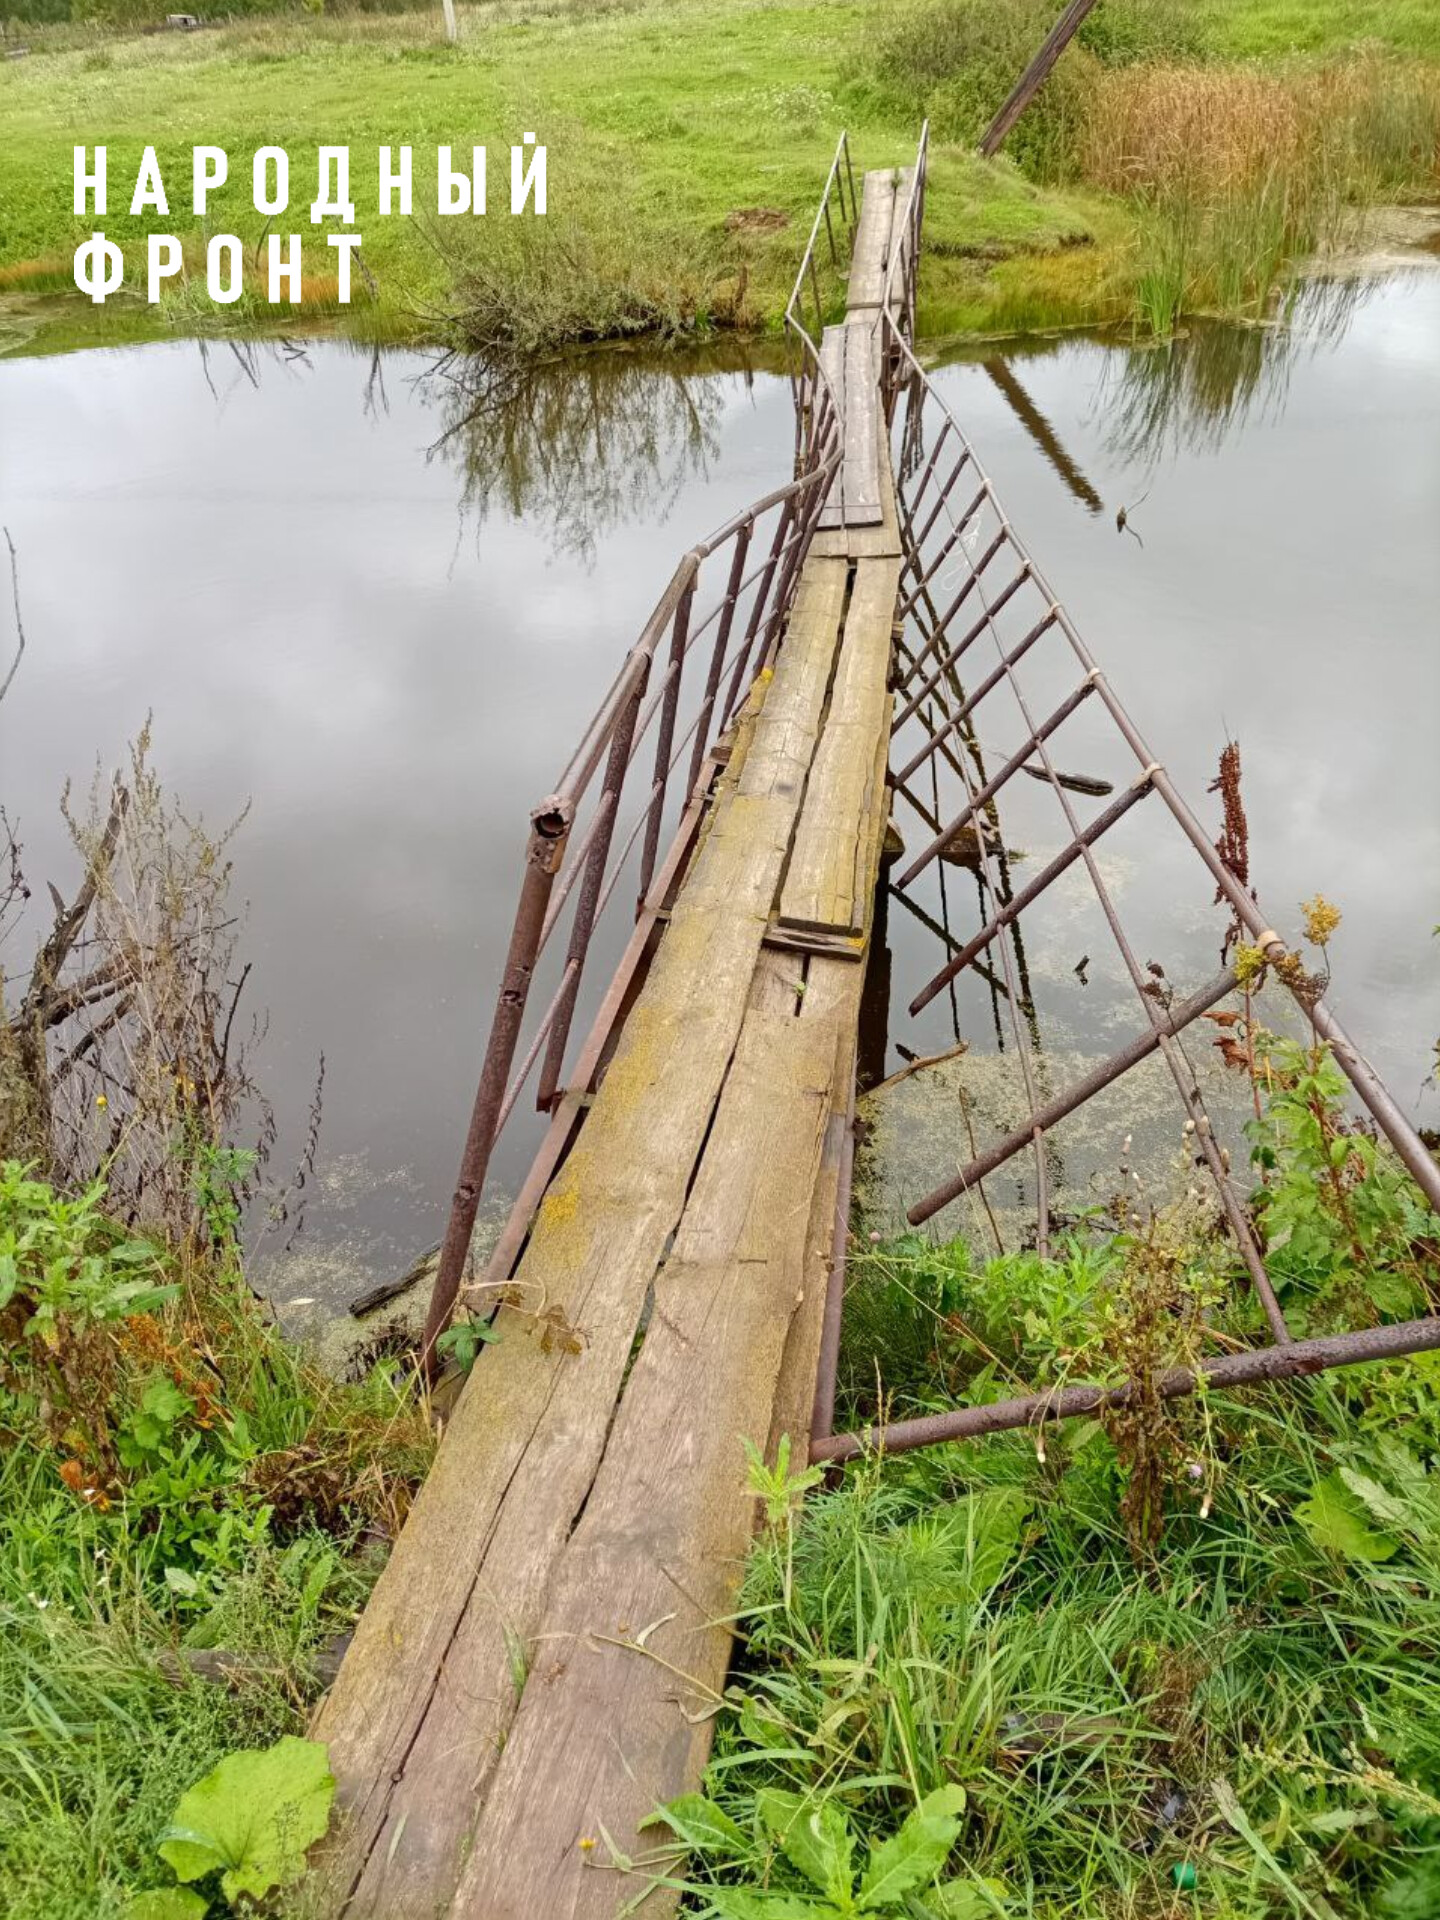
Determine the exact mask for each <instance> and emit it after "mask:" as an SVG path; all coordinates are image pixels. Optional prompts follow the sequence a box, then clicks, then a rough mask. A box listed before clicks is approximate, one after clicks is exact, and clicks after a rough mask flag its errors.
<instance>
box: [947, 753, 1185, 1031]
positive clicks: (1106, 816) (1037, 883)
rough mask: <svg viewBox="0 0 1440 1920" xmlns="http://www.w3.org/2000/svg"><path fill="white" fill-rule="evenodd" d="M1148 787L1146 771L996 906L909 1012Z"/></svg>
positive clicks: (1141, 798)
mask: <svg viewBox="0 0 1440 1920" xmlns="http://www.w3.org/2000/svg"><path fill="white" fill-rule="evenodd" d="M1149 791H1150V778H1149V775H1148V774H1142V775H1141V777H1140V778H1139V779H1138V780H1137V781H1136V782H1135V784H1134V785H1133V786H1131V787H1127V788H1126V789H1125V791H1124V793H1122V794H1121V795H1120V796H1119V797H1118V798H1117V799H1115V800H1112V801H1111V802H1110V805H1109V806H1108V807H1106V809H1105V811H1104V812H1103V813H1097V814H1096V816H1095V818H1094V819H1093V820H1092V821H1091V822H1090V824H1089V825H1088V826H1087V827H1086V828H1085V831H1084V832H1083V833H1082V834H1081V835H1080V837H1079V838H1078V839H1075V840H1072V841H1071V842H1070V844H1069V845H1068V846H1067V847H1064V848H1062V850H1061V851H1060V852H1059V853H1057V854H1056V856H1055V858H1054V859H1053V860H1052V861H1050V863H1049V865H1048V866H1045V867H1043V868H1042V869H1041V870H1040V872H1039V873H1037V874H1036V876H1035V878H1034V879H1033V880H1032V881H1031V882H1030V884H1029V886H1027V887H1022V888H1021V889H1020V891H1019V893H1017V894H1016V895H1015V896H1014V898H1013V899H1012V900H1010V901H1008V902H1007V904H1006V905H1005V906H1003V907H1002V908H1001V909H1000V911H999V913H997V914H996V915H995V917H994V919H993V920H990V921H989V922H987V924H986V925H985V926H983V927H982V928H981V929H980V931H979V933H977V934H976V935H974V937H973V938H972V939H970V940H967V941H966V943H965V945H964V946H963V947H962V948H961V949H960V951H959V953H957V954H956V956H955V958H954V959H953V960H951V961H949V962H948V963H947V964H946V965H945V966H943V967H942V968H941V969H940V971H939V973H937V974H936V975H935V977H934V979H933V980H931V981H929V982H928V983H927V984H926V985H925V986H924V987H923V988H922V989H921V990H920V992H919V993H918V994H916V996H915V998H914V999H913V1000H912V1001H911V1002H910V1012H911V1013H912V1015H913V1014H917V1013H919V1012H920V1011H921V1009H922V1008H924V1007H928V1006H929V1004H930V1002H931V1001H932V1000H933V999H934V998H935V996H936V994H937V993H939V991H940V990H941V988H942V987H944V986H947V985H948V984H949V983H950V981H952V980H953V979H954V978H955V976H956V974H957V973H960V972H961V971H962V970H963V969H964V967H965V965H966V963H967V962H968V961H970V960H972V959H973V958H974V956H975V955H976V954H977V953H979V952H980V951H981V949H982V948H983V947H988V946H989V944H990V942H991V941H992V940H993V939H994V938H995V936H996V934H997V933H999V932H1000V930H1001V929H1002V928H1003V927H1008V926H1009V924H1010V922H1011V921H1012V920H1014V919H1015V918H1016V917H1017V915H1019V914H1021V913H1023V912H1024V910H1025V908H1026V907H1028V906H1029V905H1030V903H1031V901H1033V900H1036V899H1038V898H1039V896H1040V895H1041V894H1042V893H1043V892H1044V891H1045V889H1046V888H1047V887H1048V886H1049V885H1050V883H1051V881H1052V880H1058V879H1059V877H1060V875H1061V874H1062V873H1064V871H1065V869H1066V868H1067V867H1069V866H1073V865H1074V863H1075V861H1077V860H1078V859H1079V858H1080V855H1081V853H1082V852H1083V850H1084V849H1085V848H1086V847H1092V846H1094V844H1095V842H1096V841H1097V840H1098V839H1099V838H1100V836H1101V835H1102V834H1104V833H1108V832H1109V830H1110V828H1111V827H1113V826H1114V825H1115V823H1116V822H1117V821H1118V820H1122V819H1123V818H1124V817H1125V815H1126V814H1127V813H1128V812H1129V811H1130V809H1131V807H1133V806H1134V805H1135V804H1136V802H1137V801H1139V800H1143V799H1144V798H1145V796H1146V794H1147V793H1148V792H1149Z"/></svg>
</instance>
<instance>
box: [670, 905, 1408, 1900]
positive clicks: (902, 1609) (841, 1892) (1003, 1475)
mask: <svg viewBox="0 0 1440 1920" xmlns="http://www.w3.org/2000/svg"><path fill="white" fill-rule="evenodd" d="M1319 904H1320V905H1321V906H1323V903H1319ZM1312 918H1314V916H1312ZM1316 924H1317V926H1318V925H1319V923H1318V921H1317V922H1316ZM1320 931H1321V932H1323V928H1320ZM1322 945H1323V941H1322ZM1250 964H1251V962H1250V961H1248V960H1247V959H1246V958H1245V950H1243V949H1242V968H1243V966H1248V965H1250ZM1250 1015H1251V1017H1252V1018H1253V1016H1254V1005H1253V1002H1252V1003H1251V1006H1250ZM1223 1021H1224V1025H1223V1027H1222V1028H1221V1040H1220V1044H1221V1045H1222V1046H1223V1047H1224V1048H1225V1049H1226V1058H1227V1059H1231V1057H1232V1055H1233V1062H1232V1063H1233V1064H1235V1065H1236V1066H1237V1071H1239V1070H1243V1071H1246V1072H1249V1073H1251V1074H1252V1076H1253V1078H1254V1083H1255V1087H1256V1095H1257V1097H1256V1117H1255V1120H1254V1122H1253V1123H1252V1126H1251V1151H1252V1168H1253V1174H1254V1181H1255V1188H1254V1194H1253V1198H1252V1210H1253V1213H1254V1215H1255V1218H1256V1220H1257V1224H1258V1228H1259V1232H1260V1235H1261V1238H1262V1241H1263V1243H1264V1246H1265V1249H1266V1254H1267V1262H1268V1265H1269V1268H1270V1271H1271V1273H1272V1276H1273V1277H1274V1279H1275V1282H1276V1285H1277V1288H1278V1290H1279V1293H1280V1297H1281V1300H1282V1302H1283V1304H1284V1306H1285V1308H1286V1311H1287V1314H1288V1315H1289V1316H1290V1318H1291V1320H1292V1322H1293V1323H1294V1325H1295V1327H1296V1330H1297V1332H1306V1331H1309V1332H1314V1331H1319V1330H1321V1329H1323V1328H1329V1327H1335V1326H1340V1325H1355V1324H1375V1323H1376V1322H1378V1321H1381V1320H1385V1319H1390V1318H1392V1317H1395V1316H1405V1317H1409V1316H1413V1315H1419V1314H1423V1313H1425V1312H1427V1311H1430V1310H1433V1307H1434V1302H1435V1291H1436V1287H1437V1285H1440V1240H1437V1230H1440V1220H1437V1219H1436V1217H1435V1216H1434V1215H1433V1214H1432V1213H1431V1212H1430V1211H1429V1210H1428V1208H1426V1207H1425V1206H1424V1204H1423V1202H1422V1201H1421V1200H1420V1198H1419V1195H1418V1193H1417V1191H1416V1189H1415V1188H1414V1187H1413V1185H1412V1184H1411V1183H1410V1181H1409V1180H1408V1177H1407V1176H1406V1175H1405V1174H1404V1172H1403V1170H1402V1169H1401V1168H1400V1167H1399V1166H1398V1165H1397V1163H1396V1162H1395V1161H1394V1160H1393V1159H1392V1158H1391V1157H1390V1156H1389V1154H1388V1153H1387V1152H1386V1151H1383V1150H1382V1149H1381V1148H1380V1147H1379V1146H1378V1145H1377V1143H1376V1142H1375V1140H1374V1139H1373V1138H1372V1136H1371V1135H1370V1134H1369V1133H1367V1132H1366V1131H1365V1130H1364V1129H1362V1128H1360V1127H1358V1126H1357V1125H1356V1124H1354V1123H1353V1122H1352V1121H1350V1120H1349V1119H1348V1118H1347V1117H1346V1114H1345V1111H1344V1109H1343V1106H1342V1104H1341V1086H1342V1082H1341V1079H1340V1076H1339V1074H1338V1072H1337V1070H1336V1068H1335V1066H1334V1064H1333V1062H1332V1061H1330V1060H1329V1058H1328V1056H1327V1055H1326V1054H1325V1052H1324V1050H1323V1048H1320V1047H1318V1046H1301V1045H1298V1044H1294V1043H1281V1042H1279V1041H1277V1040H1275V1039H1273V1038H1272V1037H1271V1036H1270V1035H1268V1034H1267V1033H1265V1032H1264V1030H1263V1028H1262V1027H1261V1026H1260V1024H1259V1022H1258V1019H1257V1020H1255V1021H1254V1027H1253V1031H1252V1028H1251V1025H1250V1023H1249V1021H1247V1019H1246V1018H1245V1017H1243V1016H1242V1017H1239V1018H1237V1017H1236V1016H1234V1015H1231V1014H1228V1013H1227V1014H1225V1015H1224V1016H1223ZM1126 1221H1127V1224H1126V1227H1125V1229H1124V1230H1123V1231H1121V1232H1119V1233H1116V1232H1115V1231H1114V1225H1115V1221H1114V1219H1113V1218H1111V1219H1102V1218H1100V1217H1097V1218H1096V1219H1095V1220H1093V1221H1089V1222H1084V1223H1080V1224H1079V1225H1078V1226H1077V1227H1076V1228H1075V1230H1074V1231H1073V1232H1072V1233H1071V1234H1070V1235H1069V1237H1068V1238H1067V1239H1066V1240H1065V1241H1064V1242H1063V1244H1061V1245H1060V1246H1059V1247H1057V1248H1056V1250H1055V1253H1054V1255H1053V1257H1051V1258H1048V1259H1042V1258H1041V1257H1040V1256H1039V1255H1037V1254H1035V1253H1033V1252H1031V1253H1019V1254H1011V1255H1009V1256H1007V1257H1005V1258H1002V1259H993V1260H981V1259H977V1258H976V1257H974V1256H973V1255H972V1254H971V1252H970V1250H969V1249H968V1248H967V1247H966V1246H965V1245H964V1244H963V1243H960V1242H951V1243H949V1244H946V1245H932V1244H930V1243H928V1242H926V1241H924V1240H923V1239H922V1238H921V1237H920V1236H918V1235H908V1236H906V1237H905V1238H904V1239H902V1240H900V1241H898V1242H894V1243H891V1244H889V1245H883V1246H879V1247H875V1248H872V1249H869V1250H868V1251H866V1252H865V1253H863V1254H861V1255H859V1256H858V1257H857V1258H856V1260H855V1262H854V1269H853V1272H854V1277H853V1282H852V1285H851V1289H850V1293H849V1296H848V1299H847V1312H846V1339H845V1351H844V1354H843V1367H842V1383H841V1384H842V1393H841V1406H840V1410H839V1415H838V1417H839V1419H840V1420H842V1421H844V1422H846V1423H859V1422H863V1421H866V1420H870V1419H873V1418H876V1417H877V1416H878V1417H886V1418H889V1417H894V1416H896V1415H898V1414H901V1413H905V1412H913V1411H917V1410H920V1409H922V1408H933V1407H936V1406H948V1405H953V1404H955V1402H956V1401H961V1402H970V1403H976V1402H983V1401H985V1400H987V1399H992V1398H999V1397H1002V1396H1004V1395H1008V1394H1009V1393H1013V1392H1014V1391H1016V1390H1017V1389H1020V1388H1027V1387H1035V1386H1045V1385H1059V1384H1063V1383H1065V1382H1066V1381H1068V1380H1072V1379H1076V1378H1086V1379H1093V1380H1110V1379H1113V1380H1118V1379H1121V1378H1126V1377H1128V1378H1131V1379H1133V1380H1135V1381H1136V1382H1137V1385H1138V1391H1137V1393H1136V1395H1135V1396H1134V1397H1133V1399H1132V1401H1131V1403H1130V1405H1129V1406H1128V1407H1127V1409H1126V1411H1125V1413H1124V1415H1123V1416H1121V1417H1116V1416H1115V1415H1113V1414H1111V1415H1107V1416H1105V1417H1103V1418H1098V1419H1087V1420H1081V1421H1076V1422H1073V1423H1069V1424H1065V1425H1050V1426H1048V1427H1046V1428H1044V1429H1042V1430H1040V1431H1039V1432H1038V1433H1037V1432H1034V1431H1031V1432H1025V1433H1009V1434H1001V1435H994V1436H991V1437H989V1438H985V1439H980V1440H975V1441H971V1442H969V1443H965V1444H959V1445H954V1446H949V1447H945V1448H939V1449H934V1450H931V1451H926V1452H919V1453H915V1454H910V1455H906V1456H902V1457H896V1458H889V1459H887V1458H885V1457H883V1456H882V1455H876V1454H872V1455H870V1456H868V1457H864V1458H862V1459H861V1460H860V1461H858V1462H857V1463H855V1464H854V1465H852V1466H851V1467H850V1468H848V1469H847V1470H846V1471H845V1472H844V1473H843V1475H842V1476H841V1477H840V1478H839V1479H838V1482H837V1483H836V1484H834V1485H832V1486H831V1488H830V1489H829V1490H827V1491H824V1492H821V1493H819V1494H815V1493H812V1494H811V1495H810V1497H809V1499H808V1500H807V1503H806V1505H805V1508H804V1510H803V1512H802V1513H800V1514H799V1515H796V1514H794V1513H792V1512H791V1511H790V1510H789V1505H788V1504H787V1502H786V1501H785V1500H784V1499H783V1498H782V1497H780V1494H779V1493H778V1492H777V1488H776V1486H775V1484H774V1473H773V1472H772V1473H770V1474H769V1475H767V1476H766V1477H765V1479H764V1482H763V1485H762V1484H761V1483H760V1481H758V1480H756V1481H755V1484H756V1489H757V1495H758V1496H760V1497H761V1498H762V1501H763V1518H762V1527H761V1533H760V1538H759V1543H758V1545H757V1548H756V1550H755V1552H754V1555H753V1557H752V1560H751V1564H750V1568H749V1574H748V1578H747V1583H746V1587H745V1592H744V1596H743V1607H744V1614H743V1621H744V1632H745V1640H744V1646H743V1653H742V1656H741V1659H740V1661H739V1664H738V1667H737V1669H736V1672H735V1674H734V1676H733V1681H734V1684H733V1685H732V1687H731V1689H730V1692H729V1694H728V1696H727V1702H726V1706H725V1709H724V1711H723V1712H722V1713H721V1715H720V1716H719V1719H718V1722H717V1731H716V1741H715V1748H714V1754H713V1757H712V1761H711V1765H710V1769H709V1774H708V1777H707V1781H706V1787H705V1792H704V1794H703V1795H691V1796H687V1797H686V1798H684V1799H682V1800H680V1801H678V1802H676V1803H675V1804H674V1805H673V1806H672V1807H671V1808H669V1809H668V1810H666V1812H665V1814H664V1815H663V1816H662V1819H663V1826H664V1827H668V1829H669V1840H670V1843H671V1847H672V1851H671V1852H669V1853H667V1852H666V1851H665V1848H664V1846H663V1845H661V1846H658V1847H657V1851H656V1854H655V1856H654V1860H653V1862H647V1863H646V1864H648V1865H650V1867H651V1870H652V1871H654V1872H658V1873H663V1874H666V1875H668V1876H669V1877H671V1878H672V1879H673V1878H676V1877H679V1876H682V1875H683V1879H684V1884H685V1885H686V1886H687V1887H688V1889H689V1902H690V1905H691V1906H692V1907H693V1910H694V1911H695V1912H696V1913H698V1914H713V1915H720V1916H726V1917H727V1920H805V1917H808V1920H830V1917H831V1916H834V1915H849V1914H855V1913H874V1914H877V1915H884V1916H896V1917H897V1920H898V1916H906V1917H907V1920H956V1917H957V1916H959V1917H960V1920H978V1917H979V1916H985V1915H1000V1916H1022V1915H1023V1916H1027V1917H1033V1920H1101V1917H1102V1916H1103V1917H1104V1920H1112V1917H1113V1920H1122V1917H1123V1920H1142V1917H1143V1920H1152V1917H1153V1920H1158V1916H1162V1915H1164V1916H1180V1915H1185V1916H1202V1915H1203V1916H1207V1920H1209V1917H1213V1920H1273V1917H1274V1916H1278V1915H1285V1914H1296V1915H1306V1916H1309V1917H1310V1920H1361V1916H1373V1917H1374V1920H1421V1916H1427V1915H1431V1914H1434V1913H1436V1912H1440V1735H1437V1731H1436V1729H1437V1726H1440V1718H1437V1714H1436V1711H1435V1708H1436V1688H1435V1681H1434V1671H1435V1660H1436V1657H1437V1654H1440V1361H1437V1359H1436V1357H1435V1356H1434V1355H1428V1356H1426V1355H1422V1356H1419V1357H1416V1358H1413V1359H1408V1360H1401V1361H1395V1362H1391V1363H1386V1364H1384V1365H1377V1366H1372V1367H1366V1368H1355V1369H1350V1370H1347V1371H1345V1372H1342V1373H1333V1374H1329V1375H1325V1376H1320V1377H1317V1378H1314V1379H1312V1380H1308V1381H1296V1382H1291V1383H1287V1384H1283V1385H1279V1386H1275V1387H1268V1388H1260V1389H1252V1390H1245V1391H1237V1392H1223V1393H1222V1392H1218V1391H1211V1392H1204V1393H1201V1394H1199V1395H1197V1396H1195V1397H1194V1398H1192V1399H1190V1400H1188V1401H1178V1402H1171V1403H1163V1402H1162V1401H1161V1400H1160V1397H1159V1396H1158V1394H1156V1393H1154V1391H1153V1383H1154V1382H1155V1380H1156V1379H1157V1378H1158V1376H1159V1373H1160V1372H1161V1371H1162V1370H1164V1369H1166V1368H1168V1367H1170V1366H1173V1365H1175V1364H1177V1363H1180V1362H1186V1361H1192V1362H1193V1360H1195V1359H1196V1358H1197V1357H1199V1356H1200V1355H1201V1354H1203V1353H1205V1352H1214V1351H1217V1350H1221V1351H1224V1350H1233V1349H1234V1348H1235V1347H1236V1346H1237V1345H1240V1344H1244V1343H1245V1342H1246V1341H1248V1340H1250V1339H1252V1338H1255V1337H1263V1335H1262V1334H1261V1332H1260V1324H1259V1318H1258V1312H1257V1309H1256V1307H1255V1305H1254V1303H1253V1301H1252V1300H1250V1299H1249V1297H1248V1296H1247V1295H1245V1294H1244V1292H1243V1291H1237V1288H1238V1285H1239V1281H1240V1279H1241V1275H1240V1274H1238V1273H1237V1272H1236V1270H1235V1269H1236V1266H1237V1263H1236V1261H1235V1260H1234V1257H1233V1255H1232V1254H1231V1253H1230V1252H1229V1251H1228V1249H1227V1248H1226V1246H1225V1245H1224V1243H1223V1242H1222V1241H1221V1240H1220V1239H1219V1237H1218V1235H1217V1234H1216V1232H1215V1231H1214V1226H1213V1222H1209V1221H1207V1218H1206V1216H1205V1215H1204V1213H1203V1212H1202V1211H1200V1210H1198V1209H1197V1208H1196V1207H1195V1205H1194V1204H1193V1203H1187V1204H1186V1205H1184V1206H1182V1207H1180V1208H1179V1209H1177V1210H1175V1211H1172V1212H1171V1213H1169V1214H1168V1215H1162V1216H1161V1217H1159V1218H1156V1219H1152V1220H1150V1221H1148V1222H1145V1223H1144V1224H1143V1225H1141V1226H1137V1225H1136V1224H1135V1222H1134V1221H1133V1218H1132V1217H1131V1216H1130V1214H1129V1212H1128V1209H1127V1212H1126ZM753 1478H754V1469H753V1466H752V1479H753ZM799 1489H800V1477H799V1476H796V1477H795V1484H794V1491H795V1492H798V1491H799ZM941 1795H943V1796H944V1798H943V1800H941V1799H939V1798H937V1796H941ZM657 1832H658V1836H659V1838H660V1839H662V1840H663V1839H664V1838H665V1835H664V1833H663V1829H659V1830H657ZM927 1836H928V1838H927ZM679 1849H684V1850H685V1854H686V1861H685V1864H684V1865H683V1867H682V1865H681V1864H680V1862H679V1860H678V1857H677V1850H679ZM882 1860H883V1861H884V1862H885V1863H886V1866H887V1872H886V1875H885V1877H884V1882H883V1885H882V1884H881V1882H880V1880H879V1879H878V1878H877V1877H876V1876H877V1866H876V1863H877V1862H880V1861H882ZM862 1869H863V1870H864V1876H865V1877H862ZM867 1887H868V1888H869V1891H868V1892H867Z"/></svg>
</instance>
